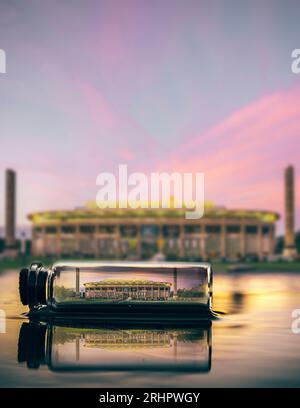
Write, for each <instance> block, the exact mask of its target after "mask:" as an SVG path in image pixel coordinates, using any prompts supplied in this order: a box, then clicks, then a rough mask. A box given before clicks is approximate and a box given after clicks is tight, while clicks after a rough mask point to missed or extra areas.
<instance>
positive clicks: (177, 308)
mask: <svg viewBox="0 0 300 408" xmlns="http://www.w3.org/2000/svg"><path fill="white" fill-rule="evenodd" d="M20 297H21V301H22V303H23V304H24V305H29V307H30V311H31V312H36V311H39V312H41V310H43V311H45V307H47V309H46V310H47V311H48V312H51V313H60V312H62V313H66V314H69V315H70V314H71V315H75V314H76V317H78V318H79V317H81V318H85V316H86V315H87V313H98V314H99V313H100V314H104V313H108V314H109V315H110V316H111V317H112V318H113V316H119V315H122V314H124V313H125V314H128V313H130V315H131V316H132V317H133V316H134V315H135V314H138V315H140V314H144V315H146V314H147V313H148V314H149V313H150V314H151V315H152V316H153V315H156V316H159V314H160V313H161V312H162V311H163V312H166V313H173V314H177V315H178V316H180V315H181V316H182V317H184V316H187V313H189V312H191V313H194V314H198V313H199V312H200V311H203V312H205V311H210V310H211V304H212V269H211V266H210V265H209V264H206V263H183V262H178V263H175V262H174V263H173V262H161V263H152V262H80V261H78V262H76V261H72V262H71V261H68V262H57V263H55V264H54V265H53V266H51V267H50V268H46V267H44V266H43V265H42V264H39V263H35V264H32V265H31V266H30V268H25V269H22V270H21V272H20Z"/></svg>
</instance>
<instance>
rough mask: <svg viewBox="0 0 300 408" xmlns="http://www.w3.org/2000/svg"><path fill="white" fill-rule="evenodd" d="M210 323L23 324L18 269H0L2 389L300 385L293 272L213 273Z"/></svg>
mask: <svg viewBox="0 0 300 408" xmlns="http://www.w3.org/2000/svg"><path fill="white" fill-rule="evenodd" d="M213 304H214V309H215V310H219V311H222V312H224V313H226V314H225V315H223V316H222V317H220V319H218V320H215V321H213V322H212V326H211V327H193V328H189V327H185V328H180V327H170V328H149V327H138V328H128V327H126V328H110V327H109V328H107V327H105V328H99V327H98V328H91V327H84V328H82V327H72V326H53V325H49V324H48V325H47V324H45V323H30V322H28V321H27V320H26V319H24V318H23V317H22V316H21V314H22V313H23V312H24V311H26V310H27V309H26V307H23V306H22V305H21V304H20V302H19V296H18V271H7V272H2V273H1V274H0V386H2V387H4V386H9V387H13V386H33V387H35V386H50V387H54V386H55V387H57V386H70V387H79V386H92V387H130V386H132V387H141V386H153V387H167V386H175V387H184V386H187V387H189V386H193V387H213V386H226V387H227V386H229V387H230V386H246V387H247V386H259V387H260V386H273V387H280V386H296V387H299V386H300V334H293V332H292V330H291V324H292V320H293V319H292V311H293V310H294V309H300V274H297V273H294V274H292V273H284V272H283V273H274V274H271V273H268V274H259V273H253V272H251V273H248V274H243V275H238V274H236V275H233V274H231V275H230V274H219V275H218V274H216V275H215V279H214V303H213Z"/></svg>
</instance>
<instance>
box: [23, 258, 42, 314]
mask: <svg viewBox="0 0 300 408" xmlns="http://www.w3.org/2000/svg"><path fill="white" fill-rule="evenodd" d="M48 277H49V272H48V270H47V269H46V268H44V267H43V265H42V264H40V263H33V264H31V266H30V267H29V268H25V269H22V270H21V272H20V279H19V291H20V298H21V302H22V303H23V305H29V307H33V306H36V305H38V304H41V305H45V304H47V284H48Z"/></svg>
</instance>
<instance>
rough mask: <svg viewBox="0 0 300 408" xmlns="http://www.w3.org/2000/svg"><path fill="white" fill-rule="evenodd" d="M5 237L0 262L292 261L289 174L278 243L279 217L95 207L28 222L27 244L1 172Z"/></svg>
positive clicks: (9, 176) (9, 178) (10, 177)
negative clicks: (21, 257)
mask: <svg viewBox="0 0 300 408" xmlns="http://www.w3.org/2000/svg"><path fill="white" fill-rule="evenodd" d="M5 179H6V197H5V212H6V216H5V231H4V232H5V237H4V239H2V240H0V252H1V253H2V255H1V256H2V257H15V256H17V255H18V254H31V255H32V256H34V257H55V258H75V257H78V258H99V259H131V260H134V259H136V260H138V259H145V260H147V259H153V258H155V257H156V258H157V257H158V259H167V260H193V261H197V260H208V259H232V260H236V259H249V260H258V259H266V258H270V257H271V256H272V255H273V254H274V252H275V251H277V252H279V253H281V256H282V257H283V258H286V259H293V258H296V257H297V256H298V251H297V247H296V243H295V231H294V228H295V226H294V211H295V210H294V208H295V204H294V196H295V194H294V168H293V167H292V166H288V167H287V168H286V169H285V173H284V186H285V236H284V239H281V238H278V237H276V221H277V220H278V219H279V214H278V213H275V212H273V211H258V210H252V209H249V210H236V209H227V208H225V207H217V206H214V205H212V204H207V205H206V208H205V215H204V217H203V218H201V219H199V220H192V221H191V220H187V219H185V209H181V210H179V209H175V208H170V209H151V208H149V209H135V210H132V209H100V208H98V207H97V206H96V205H95V204H92V205H91V204H87V205H86V207H83V208H77V209H74V210H63V211H42V212H37V213H33V214H30V215H29V216H28V218H29V220H30V221H31V223H32V233H31V240H28V239H25V233H24V231H23V232H21V234H20V233H19V237H18V238H16V225H15V224H16V174H15V172H14V171H13V170H11V169H8V170H7V171H6V174H5Z"/></svg>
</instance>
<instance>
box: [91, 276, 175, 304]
mask: <svg viewBox="0 0 300 408" xmlns="http://www.w3.org/2000/svg"><path fill="white" fill-rule="evenodd" d="M171 286H172V284H171V283H168V282H154V281H149V280H137V279H132V280H125V279H120V280H118V279H106V280H103V281H100V282H89V283H84V287H85V298H87V299H96V298H100V299H120V300H122V299H124V300H125V299H132V300H167V299H168V298H169V297H170V294H171V292H170V289H171Z"/></svg>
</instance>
